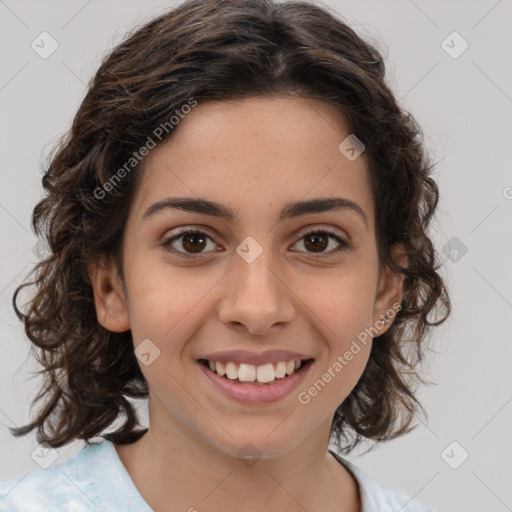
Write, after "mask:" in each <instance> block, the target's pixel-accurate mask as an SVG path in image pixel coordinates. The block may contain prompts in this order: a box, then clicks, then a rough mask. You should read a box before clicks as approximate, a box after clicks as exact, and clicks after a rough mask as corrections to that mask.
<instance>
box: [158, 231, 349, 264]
mask: <svg viewBox="0 0 512 512" xmlns="http://www.w3.org/2000/svg"><path fill="white" fill-rule="evenodd" d="M180 239H181V248H182V249H184V250H185V252H182V251H180V250H179V249H177V248H176V247H175V246H174V244H175V243H176V242H177V241H179V240H180ZM331 240H334V241H335V242H337V244H338V247H335V248H334V249H332V250H330V251H329V252H327V253H325V252H326V250H327V249H328V248H329V245H330V241H331ZM208 241H211V242H212V243H213V244H214V245H215V242H214V241H213V240H212V238H211V237H209V236H208V235H207V234H206V233H204V232H203V231H199V230H193V229H188V230H184V231H181V232H180V233H178V234H177V235H174V236H173V237H171V238H169V239H168V240H166V241H164V242H163V244H162V245H163V246H164V247H165V248H169V249H170V251H171V252H173V253H175V254H177V255H178V256H180V257H184V258H195V257H196V256H201V255H203V254H204V249H206V248H207V246H208ZM299 241H303V244H304V247H305V248H306V249H308V250H311V251H313V256H314V257H316V258H323V257H327V256H332V255H333V254H337V253H339V252H341V251H343V250H344V249H346V248H348V247H349V246H350V244H349V243H348V242H346V241H345V240H343V239H342V238H341V237H340V236H338V235H337V234H336V233H333V232H331V231H327V230H325V229H324V230H322V229H317V230H314V231H309V232H307V233H305V234H304V235H302V237H301V238H300V240H299ZM298 243H299V242H296V244H295V245H297V244H298ZM206 252H207V251H206ZM315 253H317V254H315Z"/></svg>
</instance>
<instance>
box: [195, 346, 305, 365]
mask: <svg viewBox="0 0 512 512" xmlns="http://www.w3.org/2000/svg"><path fill="white" fill-rule="evenodd" d="M198 359H207V360H208V361H215V362H219V363H223V362H228V361H232V362H234V363H237V364H242V363H245V364H252V365H254V366H259V365H263V364H267V363H278V362H280V361H291V360H292V359H293V360H294V359H313V358H312V357H311V356H308V355H306V354H301V353H299V352H291V351H289V350H275V349H274V350H265V351H263V352H249V351H248V350H223V351H221V352H211V353H209V354H205V355H203V356H201V357H198Z"/></svg>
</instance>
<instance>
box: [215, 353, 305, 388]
mask: <svg viewBox="0 0 512 512" xmlns="http://www.w3.org/2000/svg"><path fill="white" fill-rule="evenodd" d="M301 363H302V361H301V360H300V359H295V360H292V361H279V362H278V363H276V364H275V366H274V364H272V363H268V364H264V365H261V366H254V365H252V364H245V363H241V364H240V365H238V364H237V363H234V362H232V361H228V362H227V363H220V362H218V361H208V366H209V367H210V370H211V371H212V372H215V373H217V374H218V375H220V376H221V377H224V376H226V377H227V378H228V379H230V380H239V381H240V382H255V381H256V382H261V383H263V384H265V383H268V382H273V381H274V380H275V379H282V378H284V377H286V375H291V374H292V373H293V372H295V370H298V369H299V368H300V367H301Z"/></svg>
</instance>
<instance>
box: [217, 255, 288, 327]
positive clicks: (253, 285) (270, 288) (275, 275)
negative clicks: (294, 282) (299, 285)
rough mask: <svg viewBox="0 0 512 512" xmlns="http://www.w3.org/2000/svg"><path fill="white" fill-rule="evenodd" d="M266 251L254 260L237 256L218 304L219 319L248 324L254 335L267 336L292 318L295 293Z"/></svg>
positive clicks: (238, 324) (234, 324) (227, 322)
mask: <svg viewBox="0 0 512 512" xmlns="http://www.w3.org/2000/svg"><path fill="white" fill-rule="evenodd" d="M266 252H267V251H263V253H262V254H261V255H260V256H259V257H258V258H257V259H256V260H255V261H253V262H252V263H247V262H246V261H244V260H243V259H242V258H240V257H238V256H237V257H235V262H234V268H233V269H232V270H231V271H230V272H229V273H228V274H227V276H226V280H225V282H224V286H225V288H224V290H223V294H222V298H221V300H220V302H219V306H218V318H219V320H220V321H221V322H223V323H224V324H225V325H227V326H228V327H233V326H237V327H240V326H245V328H247V330H248V331H249V333H251V334H257V335H264V334H267V333H268V331H269V330H270V329H271V328H272V327H274V326H278V325H280V326H281V327H283V326H284V325H286V324H287V323H289V322H290V321H291V320H292V318H293V316H294V314H295V307H294V305H293V302H292V299H291V297H292V296H293V293H292V291H291V290H290V288H289V286H288V285H287V283H286V282H284V279H283V276H282V272H279V269H277V268H275V267H276V266H275V264H274V265H273V266H274V268H272V262H271V261H270V258H267V257H265V256H264V255H265V253H266Z"/></svg>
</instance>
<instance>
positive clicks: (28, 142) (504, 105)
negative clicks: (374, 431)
mask: <svg viewBox="0 0 512 512" xmlns="http://www.w3.org/2000/svg"><path fill="white" fill-rule="evenodd" d="M325 4H326V5H328V6H331V7H332V8H334V9H335V10H337V11H338V12H339V13H340V14H341V15H342V16H343V17H344V18H345V20H346V21H347V22H348V23H349V24H350V25H351V26H352V27H354V28H355V29H356V31H358V32H359V33H360V34H361V35H362V36H364V37H370V38H373V39H376V40H377V41H379V42H380V45H381V48H382V49H383V51H384V53H385V55H386V56H387V65H388V72H389V81H390V83H391V85H392V86H393V88H394V90H395V91H396V94H397V95H398V97H399V98H401V101H402V104H403V106H404V107H405V108H406V109H407V110H409V111H410V112H411V113H412V114H413V115H414V116H415V118H416V119H417V120H418V122H419V123H420V125H421V126H422V128H423V130H424V133H425V140H426V143H427V145H428V147H429V148H435V149H434V151H435V153H434V155H435V157H436V159H437V160H438V161H439V163H438V166H437V171H436V178H437V180H438V183H439V186H440V190H441V201H440V207H439V210H438V213H437V217H436V222H435V223H434V226H433V228H434V232H433V237H434V239H435V242H436V244H437V246H438V247H439V248H440V250H441V251H443V249H442V248H443V247H446V249H445V250H444V251H443V252H442V254H443V259H444V260H445V261H446V265H445V270H444V276H445V277H446V279H447V280H448V284H449V286H450V289H451V297H452V300H453V305H454V311H453V315H452V317H451V319H450V321H449V322H448V323H446V324H445V325H444V326H443V327H442V328H439V329H438V332H437V333H436V334H435V337H434V340H433V346H434V351H433V353H432V355H431V357H430V364H429V366H428V368H427V369H428V371H429V375H430V378H431V380H433V381H434V382H435V385H434V386H431V387H425V388H422V391H421V399H422V401H423V403H424V405H425V407H426V409H427V411H428V413H429V420H428V424H421V423H420V425H419V427H418V428H417V429H416V430H415V431H414V432H413V433H411V434H409V435H408V436H406V437H403V438H400V439H398V440H395V441H391V442H388V443H385V444H383V445H381V446H380V447H378V448H377V449H376V450H375V451H373V452H371V453H369V454H366V455H360V456H358V453H353V454H352V455H350V456H349V457H347V458H348V459H349V460H351V461H353V462H355V463H356V464H357V465H358V466H359V467H360V468H361V469H363V470H364V471H366V472H367V473H369V474H370V475H371V476H373V477H374V478H376V479H378V480H379V481H381V482H383V483H388V484H391V485H394V486H396V487H399V488H402V489H403V490H405V491H406V492H408V493H409V494H410V495H412V496H415V497H416V499H418V500H419V501H421V502H423V503H426V504H429V505H431V506H433V507H435V508H436V509H437V510H439V511H453V512H456V511H464V512H473V511H474V512H476V511H481V512H483V511H485V512H491V511H496V512H499V511H506V510H512V487H511V485H510V482H511V476H512V453H511V452H512V450H511V446H512V441H511V436H510V426H511V423H512V421H511V420H512V403H511V402H512V386H511V380H512V377H511V373H512V372H511V370H510V362H511V360H512V359H511V352H512V344H511V340H510V334H509V333H510V332H511V331H512V321H511V320H512V315H511V312H512V286H511V281H512V277H511V276H512V273H511V272H510V262H511V261H512V259H511V253H512V243H511V236H510V233H511V231H510V225H511V223H510V220H511V212H512V173H511V170H510V169H511V165H510V164H511V160H512V157H511V156H510V155H511V153H510V146H511V142H512V140H511V133H510V132H511V130H510V121H511V118H512V116H511V112H512V73H511V68H510V61H511V58H510V57H511V55H512V36H511V29H510V28H511V26H512V25H511V21H512V1H511V0H499V1H495V0H485V1H483V0H482V1H439V0H437V1H421V0H415V1H412V0H396V1H380V2H379V1H368V0H367V1H326V2H325ZM172 5H173V2H162V1H159V2H157V1H152V0H145V1H144V2H136V1H134V0H130V1H126V0H123V1H120V0H117V1H108V2H99V1H98V0H92V1H89V2H87V1H78V0H73V1H66V2H64V1H61V2H57V1H46V2H36V1H32V2H29V1H22V0H5V1H1V0H0V41H1V48H2V54H1V55H2V65H1V69H0V108H1V112H2V123H1V125H0V145H1V155H2V159H1V163H0V172H1V187H0V226H1V241H2V246H1V247H2V250H1V252H0V261H1V270H0V315H1V317H0V319H1V325H0V343H1V356H0V388H1V390H2V392H1V398H0V422H1V424H0V442H1V455H0V460H1V467H0V481H4V480H7V479H9V478H13V477H15V476H19V475H22V474H24V473H26V472H27V471H33V470H36V469H39V466H38V465H37V463H36V462H35V461H34V460H33V458H32V456H31V454H32V452H33V451H34V449H36V448H37V442H36V440H35V435H34V433H33V434H32V435H30V436H27V437H26V438H24V439H15V438H13V437H12V436H11V435H10V434H9V431H8V430H7V427H9V426H14V425H21V424H25V423H26V422H27V421H28V419H29V417H30V416H29V414H30V407H29V406H30V401H31V399H32V397H33V396H34V394H35V390H36V387H37V383H38V378H33V379H32V380H28V379H29V377H30V376H31V375H33V374H34V372H35V371H36V370H37V366H36V364H35V361H33V360H32V358H31V357H29V352H28V347H29V342H28V340H27V339H26V338H25V336H24V333H23V329H22V327H21V326H20V325H19V322H18V320H17V318H16V316H15V314H14V311H13V310H12V307H11V297H12V293H13V291H14V289H15V287H16V286H17V285H18V284H20V283H21V281H22V279H23V278H24V276H26V274H27V272H28V271H29V270H30V268H31V267H32V266H33V265H34V263H35V262H36V261H37V257H36V255H35V254H34V252H33V248H34V244H35V243H36V238H35V235H34V234H33V233H32V231H31V229H30V216H31V210H32V208H33V206H34V204H35V203H36V202H37V200H38V199H39V198H40V196H41V192H42V187H41V181H40V180H41V163H42V160H43V157H44V156H45V155H46V154H47V153H48V150H49V149H50V148H51V147H52V145H53V143H54V142H55V141H56V140H57V138H58V137H60V136H61V135H62V134H63V133H64V132H65V131H67V129H68V128H69V126H70V123H71V120H72V117H73V115H74V113H75V111H76V109H77V108H78V106H79V104H80V102H81V100H82V98H83V96H84V93H85V88H86V87H85V84H86V83H87V81H88V80H89V78H90V77H91V76H92V74H93V73H94V72H95V70H96V68H97V67H98V65H99V63H100V60H101V58H102V56H103V55H104V54H105V53H106V51H107V49H109V48H111V47H112V46H113V45H114V44H117V43H118V42H119V41H120V40H121V39H122V37H123V35H124V33H125V32H126V30H128V29H129V28H131V27H132V26H133V25H134V24H138V23H142V22H144V21H147V20H148V19H150V18H152V17H153V16H155V15H157V14H160V13H161V12H163V11H164V10H166V9H167V8H170V7H171V6H172ZM43 31H47V32H49V33H50V34H51V35H52V37H53V38H54V39H55V40H56V41H57V42H58V45H59V46H58V49H57V50H56V51H55V52H54V53H53V54H52V55H51V56H50V57H48V58H47V59H43V58H41V57H40V56H39V55H38V54H37V53H36V52H35V51H34V50H33V49H32V48H31V43H32V41H33V40H35V39H36V38H37V37H38V36H39V34H40V33H41V32H43ZM454 31H457V32H458V33H460V35H461V36H462V37H463V38H464V40H466V41H467V43H468V44H469V47H468V48H467V50H466V51H465V52H464V53H462V54H461V55H459V56H457V58H453V53H454V52H455V53H458V52H460V50H461V49H462V46H461V45H462V44H463V42H462V40H460V39H457V38H456V36H450V34H452V32H454ZM448 36H450V37H448ZM447 37H448V39H447V42H446V43H445V45H449V46H451V47H452V48H451V50H450V49H449V51H451V52H452V56H450V55H449V54H448V53H447V52H446V51H445V50H444V49H443V46H442V42H443V41H444V40H446V38H447ZM454 37H455V38H454ZM447 244H448V245H447ZM466 250H467V252H465V251H466ZM507 262H508V264H507ZM141 410H142V413H143V415H144V412H145V408H144V407H142V409H141ZM143 417H144V416H143ZM507 433H508V434H507ZM453 441H456V442H457V443H458V444H457V445H452V446H451V447H449V448H448V450H446V451H445V449H446V448H447V447H448V446H449V445H450V444H451V443H452V442H453ZM81 446H82V443H81V442H75V443H73V444H71V445H68V446H67V447H64V448H61V449H58V450H57V452H58V460H59V461H63V460H65V459H66V458H68V457H69V456H71V455H73V454H74V453H76V452H77V451H78V450H79V449H80V448H81ZM465 452H467V453H468V454H469V457H468V458H467V460H465V461H464V462H463V463H462V464H461V465H460V466H459V467H458V468H457V469H453V468H452V467H451V466H457V465H458V464H460V463H461V461H462V459H463V457H464V456H465ZM443 453H444V456H443V455H442V454H443ZM450 464H451V466H450Z"/></svg>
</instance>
